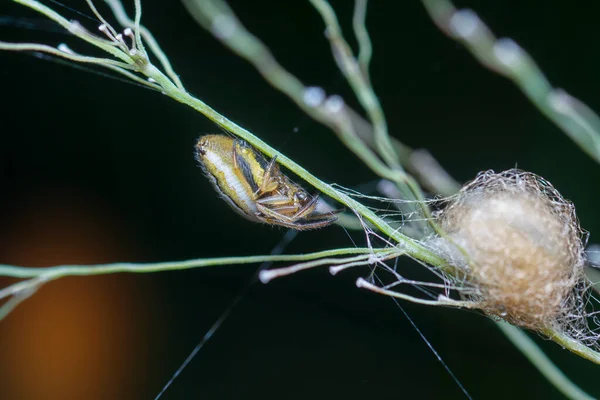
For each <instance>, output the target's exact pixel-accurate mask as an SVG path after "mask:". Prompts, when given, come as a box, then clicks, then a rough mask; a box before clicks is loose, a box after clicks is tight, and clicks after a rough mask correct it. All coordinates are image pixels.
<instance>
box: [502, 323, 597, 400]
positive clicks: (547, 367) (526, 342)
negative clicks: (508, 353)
mask: <svg viewBox="0 0 600 400" xmlns="http://www.w3.org/2000/svg"><path fill="white" fill-rule="evenodd" d="M496 325H497V326H498V328H500V330H501V331H502V332H503V333H504V334H505V335H506V336H507V337H508V338H509V339H510V341H511V342H512V343H513V344H514V345H515V347H516V348H517V349H519V350H520V351H521V352H522V353H523V355H525V357H527V359H528V360H529V361H530V362H531V363H532V364H533V365H535V367H536V368H537V369H538V371H540V372H541V373H542V375H544V377H546V379H548V381H550V383H552V384H553V385H554V387H555V388H556V389H558V390H559V391H560V392H561V393H562V394H564V395H565V396H566V397H567V398H569V399H573V400H591V399H594V397H592V396H590V395H589V394H587V393H585V392H584V391H583V390H581V389H580V388H579V387H578V386H577V385H575V384H574V383H573V382H571V380H569V378H568V377H567V376H566V375H565V374H564V373H563V372H562V371H561V370H560V369H559V368H558V367H557V366H556V365H554V363H553V362H552V360H550V359H549V358H548V356H547V355H546V354H544V352H543V351H542V350H541V349H540V348H539V346H538V345H537V344H536V343H535V342H534V341H533V340H532V339H531V338H530V337H529V336H527V334H526V333H525V332H523V331H521V330H520V329H519V328H517V327H514V326H512V325H510V324H507V323H506V322H496ZM555 341H556V340H555ZM559 343H560V342H559ZM580 355H581V354H580ZM582 356H583V355H582ZM583 357H585V356H583ZM586 358H587V357H586Z"/></svg>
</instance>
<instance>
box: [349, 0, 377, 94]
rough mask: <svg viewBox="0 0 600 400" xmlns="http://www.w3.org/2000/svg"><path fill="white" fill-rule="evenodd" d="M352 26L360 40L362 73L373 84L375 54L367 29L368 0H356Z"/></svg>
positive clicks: (359, 62)
mask: <svg viewBox="0 0 600 400" xmlns="http://www.w3.org/2000/svg"><path fill="white" fill-rule="evenodd" d="M352 28H353V29H354V35H355V36H356V41H357V42H358V56H357V57H356V59H357V61H358V65H359V67H360V69H361V71H362V74H363V75H364V76H365V79H367V82H368V83H369V85H370V84H371V77H370V73H369V65H370V64H371V57H372V55H373V45H372V44H371V38H370V37H369V32H368V31H367V0H355V1H354V13H353V14H352Z"/></svg>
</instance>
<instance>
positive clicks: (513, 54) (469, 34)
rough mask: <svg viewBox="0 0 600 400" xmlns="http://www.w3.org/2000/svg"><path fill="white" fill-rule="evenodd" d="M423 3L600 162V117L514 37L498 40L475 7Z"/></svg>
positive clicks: (440, 24) (449, 32) (442, 24)
mask: <svg viewBox="0 0 600 400" xmlns="http://www.w3.org/2000/svg"><path fill="white" fill-rule="evenodd" d="M422 2H423V5H424V6H425V8H426V9H427V12H428V13H429V15H430V16H431V18H432V19H433V21H434V22H435V24H436V25H437V26H438V27H439V28H440V29H441V30H442V31H443V32H444V33H445V34H446V35H448V36H450V37H451V38H453V39H454V40H456V41H458V42H460V43H463V44H464V45H465V46H466V48H467V49H468V50H469V51H470V52H471V53H472V54H473V56H474V57H475V58H476V59H477V60H478V61H479V62H480V63H481V64H482V65H484V66H485V67H487V68H489V69H490V70H492V71H494V72H496V73H498V74H501V75H504V76H506V77H507V78H509V79H510V80H512V81H513V82H514V83H515V84H516V85H517V86H518V87H519V88H520V89H521V91H522V92H523V93H524V94H525V96H526V97H527V98H528V99H529V100H530V101H531V102H532V103H533V104H534V105H535V106H536V107H537V108H538V110H540V111H541V112H542V114H544V115H545V116H546V117H547V118H548V119H550V120H551V121H552V122H554V123H555V124H556V125H558V127H560V128H561V129H562V130H563V131H564V132H565V133H566V134H567V135H568V136H569V137H570V138H571V139H572V140H573V141H574V142H575V143H576V144H577V145H579V147H581V149H582V150H583V151H584V152H586V153H587V154H588V155H589V156H590V157H592V158H593V159H594V160H596V161H597V162H600V118H599V117H598V115H597V114H596V113H594V112H593V111H592V110H591V109H590V108H589V107H587V106H586V105H585V104H583V103H582V102H581V101H579V100H577V99H575V98H574V97H572V96H570V95H568V94H567V93H566V92H565V91H564V90H562V89H558V88H553V87H552V85H551V84H550V83H549V82H548V79H547V78H546V77H545V76H544V74H543V72H542V71H541V70H540V68H539V67H538V66H537V65H536V63H535V62H534V61H533V59H532V58H531V56H529V54H527V52H525V50H523V49H522V48H521V47H520V46H519V45H518V44H517V43H515V42H514V41H513V40H511V39H506V38H503V39H496V37H495V36H494V34H493V33H492V32H491V30H490V29H489V28H488V27H487V26H486V25H485V23H484V22H483V21H481V19H480V18H479V17H478V16H477V14H475V12H473V11H472V10H468V9H465V10H457V9H456V8H455V7H454V5H453V4H452V2H450V1H448V0H422Z"/></svg>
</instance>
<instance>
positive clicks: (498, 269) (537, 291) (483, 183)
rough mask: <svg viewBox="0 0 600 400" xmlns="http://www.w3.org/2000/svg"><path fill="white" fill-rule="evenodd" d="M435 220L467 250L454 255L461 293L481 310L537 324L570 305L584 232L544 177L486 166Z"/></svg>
mask: <svg viewBox="0 0 600 400" xmlns="http://www.w3.org/2000/svg"><path fill="white" fill-rule="evenodd" d="M437 222H438V223H439V224H440V227H441V228H442V229H443V230H444V231H445V232H446V233H447V235H448V239H449V240H450V242H453V243H454V244H456V245H458V246H460V247H461V248H462V249H464V251H465V252H466V254H467V255H468V258H466V257H464V256H462V255H460V256H457V255H458V253H459V252H457V251H455V252H454V258H455V260H454V261H456V262H455V264H456V266H457V267H459V268H461V269H462V270H463V271H464V275H465V276H466V280H465V287H466V288H468V290H465V291H464V292H463V296H464V297H465V298H467V299H469V300H472V301H473V302H475V303H476V304H477V307H478V308H481V309H482V310H483V311H485V312H486V313H487V314H489V315H492V316H495V317H499V318H502V319H504V320H506V321H508V322H510V323H512V324H515V325H518V326H522V327H525V328H530V329H535V330H541V329H543V328H545V327H549V326H551V325H553V324H555V323H556V322H557V321H558V320H559V319H560V318H561V316H562V315H565V314H566V313H568V312H569V311H570V310H569V307H570V304H572V301H571V300H572V299H571V296H572V295H573V294H572V293H573V290H574V287H575V285H576V284H577V282H578V281H579V280H580V279H581V277H582V274H583V264H584V257H583V242H582V233H581V230H580V228H579V224H578V221H577V218H576V216H575V212H574V207H573V205H572V204H571V203H570V202H568V201H566V200H565V199H563V198H562V196H561V195H560V194H559V193H558V192H557V191H556V190H555V189H554V188H553V187H552V186H551V185H550V184H549V183H548V182H546V181H545V180H543V179H542V178H540V177H538V176H537V175H535V174H532V173H528V172H523V171H519V170H509V171H505V172H501V173H494V172H493V171H487V172H483V173H481V174H479V175H478V176H477V178H476V179H475V180H474V181H473V182H471V183H469V184H467V185H465V186H464V187H463V188H462V189H461V190H460V192H459V193H458V194H457V195H456V196H454V197H452V198H451V199H450V200H449V202H448V204H447V205H446V207H445V209H444V210H443V211H442V212H440V214H439V217H438V221H437ZM451 258H452V257H451ZM558 322H559V323H560V321H558Z"/></svg>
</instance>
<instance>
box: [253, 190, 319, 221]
mask: <svg viewBox="0 0 600 400" xmlns="http://www.w3.org/2000/svg"><path fill="white" fill-rule="evenodd" d="M318 200H319V197H318V196H315V197H313V198H312V199H311V200H310V201H309V202H308V203H306V204H305V205H304V206H302V208H300V209H299V210H298V208H297V206H296V205H294V204H293V203H291V204H290V202H289V201H288V204H285V203H282V204H281V205H280V206H275V207H271V206H269V205H272V203H271V204H269V203H267V204H264V203H263V202H262V201H257V202H256V208H258V211H259V212H261V213H262V214H264V215H267V216H269V217H271V218H274V219H281V220H283V221H285V222H290V223H291V222H295V221H297V220H299V219H302V218H304V217H306V216H308V215H309V214H310V213H311V212H313V210H314V209H315V207H316V205H317V201H318ZM291 212H293V214H292V215H289V214H290V213H291Z"/></svg>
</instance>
